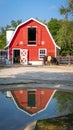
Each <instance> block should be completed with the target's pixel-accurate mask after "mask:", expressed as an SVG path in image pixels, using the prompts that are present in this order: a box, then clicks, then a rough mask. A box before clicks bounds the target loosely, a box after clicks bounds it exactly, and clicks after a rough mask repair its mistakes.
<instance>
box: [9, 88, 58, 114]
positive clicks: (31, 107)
mask: <svg viewBox="0 0 73 130" xmlns="http://www.w3.org/2000/svg"><path fill="white" fill-rule="evenodd" d="M55 92H56V90H53V89H40V88H37V89H23V90H12V91H7V97H11V98H12V99H13V101H14V103H15V104H16V106H17V108H18V109H20V110H22V111H25V112H27V113H28V114H30V115H33V114H35V113H37V112H41V111H43V110H45V109H46V107H47V106H48V105H49V103H50V101H51V99H52V97H53V96H54V94H55Z"/></svg>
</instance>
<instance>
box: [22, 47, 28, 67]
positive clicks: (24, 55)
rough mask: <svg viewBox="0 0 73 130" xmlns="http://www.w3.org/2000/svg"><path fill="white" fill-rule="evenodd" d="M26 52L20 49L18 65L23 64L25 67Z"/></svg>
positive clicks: (26, 60)
mask: <svg viewBox="0 0 73 130" xmlns="http://www.w3.org/2000/svg"><path fill="white" fill-rule="evenodd" d="M27 55H28V50H27V49H21V50H20V57H21V58H20V63H21V64H24V65H27V62H28V57H27Z"/></svg>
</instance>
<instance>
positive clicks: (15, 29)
mask: <svg viewBox="0 0 73 130" xmlns="http://www.w3.org/2000/svg"><path fill="white" fill-rule="evenodd" d="M31 20H33V21H35V22H37V23H39V24H40V25H42V26H44V27H45V28H46V30H47V32H48V34H49V35H50V37H51V39H52V41H53V43H54V45H55V46H56V47H57V48H58V49H61V48H60V47H59V46H58V45H57V44H56V43H55V41H54V39H53V37H52V35H51V33H50V31H49V29H48V27H47V26H46V25H45V24H43V23H41V22H40V21H38V20H36V19H34V18H30V19H28V20H26V21H25V22H23V23H21V24H19V25H18V26H17V27H16V29H15V32H14V34H13V36H12V37H11V40H10V42H9V43H8V44H7V45H6V46H5V48H7V47H9V45H10V43H11V41H12V39H13V37H14V35H15V34H16V32H17V30H18V28H19V27H21V26H22V25H24V24H26V23H27V22H29V21H31Z"/></svg>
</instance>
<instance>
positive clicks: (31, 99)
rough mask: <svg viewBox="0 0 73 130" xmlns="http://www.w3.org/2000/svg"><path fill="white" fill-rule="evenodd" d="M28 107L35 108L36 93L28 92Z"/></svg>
mask: <svg viewBox="0 0 73 130" xmlns="http://www.w3.org/2000/svg"><path fill="white" fill-rule="evenodd" d="M28 106H29V107H35V106H36V92H35V91H28Z"/></svg>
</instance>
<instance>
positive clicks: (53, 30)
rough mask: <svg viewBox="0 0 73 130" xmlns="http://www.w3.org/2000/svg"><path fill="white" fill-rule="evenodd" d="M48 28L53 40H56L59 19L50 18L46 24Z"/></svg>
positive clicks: (59, 26) (59, 25) (59, 23)
mask: <svg viewBox="0 0 73 130" xmlns="http://www.w3.org/2000/svg"><path fill="white" fill-rule="evenodd" d="M47 26H48V29H49V30H50V32H51V34H52V36H53V38H54V40H55V41H56V36H57V32H58V31H59V29H60V28H61V21H60V20H57V19H54V18H51V20H50V21H49V22H48V24H47Z"/></svg>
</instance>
